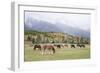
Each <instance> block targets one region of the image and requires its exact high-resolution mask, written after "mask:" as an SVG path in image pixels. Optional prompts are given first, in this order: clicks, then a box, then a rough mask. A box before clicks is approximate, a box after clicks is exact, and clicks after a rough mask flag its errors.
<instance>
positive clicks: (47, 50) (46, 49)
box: [33, 44, 55, 54]
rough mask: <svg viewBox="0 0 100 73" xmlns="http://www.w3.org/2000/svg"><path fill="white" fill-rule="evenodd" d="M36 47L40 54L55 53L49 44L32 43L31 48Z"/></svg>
mask: <svg viewBox="0 0 100 73" xmlns="http://www.w3.org/2000/svg"><path fill="white" fill-rule="evenodd" d="M36 48H38V50H40V51H41V53H42V54H54V53H55V48H54V46H53V45H51V44H42V45H40V44H37V45H34V48H33V50H36Z"/></svg>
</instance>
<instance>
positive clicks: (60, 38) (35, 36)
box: [24, 31, 90, 44]
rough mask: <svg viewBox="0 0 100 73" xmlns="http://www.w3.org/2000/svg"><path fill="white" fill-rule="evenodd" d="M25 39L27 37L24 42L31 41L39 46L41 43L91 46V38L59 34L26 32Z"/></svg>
mask: <svg viewBox="0 0 100 73" xmlns="http://www.w3.org/2000/svg"><path fill="white" fill-rule="evenodd" d="M24 37H25V38H24V40H26V41H31V42H32V43H33V44H39V43H71V44H77V43H80V44H90V39H89V38H85V37H78V36H72V35H68V34H64V33H59V32H38V31H25V32H24Z"/></svg>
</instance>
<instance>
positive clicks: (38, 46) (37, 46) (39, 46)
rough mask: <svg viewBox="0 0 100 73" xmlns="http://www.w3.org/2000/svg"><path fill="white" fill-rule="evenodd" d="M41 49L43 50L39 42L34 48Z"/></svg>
mask: <svg viewBox="0 0 100 73" xmlns="http://www.w3.org/2000/svg"><path fill="white" fill-rule="evenodd" d="M37 48H38V49H39V50H41V45H39V44H37V45H34V48H33V50H36V49H37Z"/></svg>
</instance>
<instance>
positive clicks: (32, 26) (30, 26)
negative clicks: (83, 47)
mask: <svg viewBox="0 0 100 73" xmlns="http://www.w3.org/2000/svg"><path fill="white" fill-rule="evenodd" d="M24 29H25V31H27V30H36V31H41V32H63V33H66V34H70V35H74V36H81V37H88V38H90V32H89V31H85V30H82V29H79V28H75V27H71V26H68V25H66V24H62V23H56V24H52V23H50V22H46V21H41V20H36V19H28V20H27V21H26V22H25V25H24Z"/></svg>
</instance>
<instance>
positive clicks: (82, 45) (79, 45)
mask: <svg viewBox="0 0 100 73" xmlns="http://www.w3.org/2000/svg"><path fill="white" fill-rule="evenodd" d="M77 46H78V47H80V48H81V47H83V48H85V45H84V44H77Z"/></svg>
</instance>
